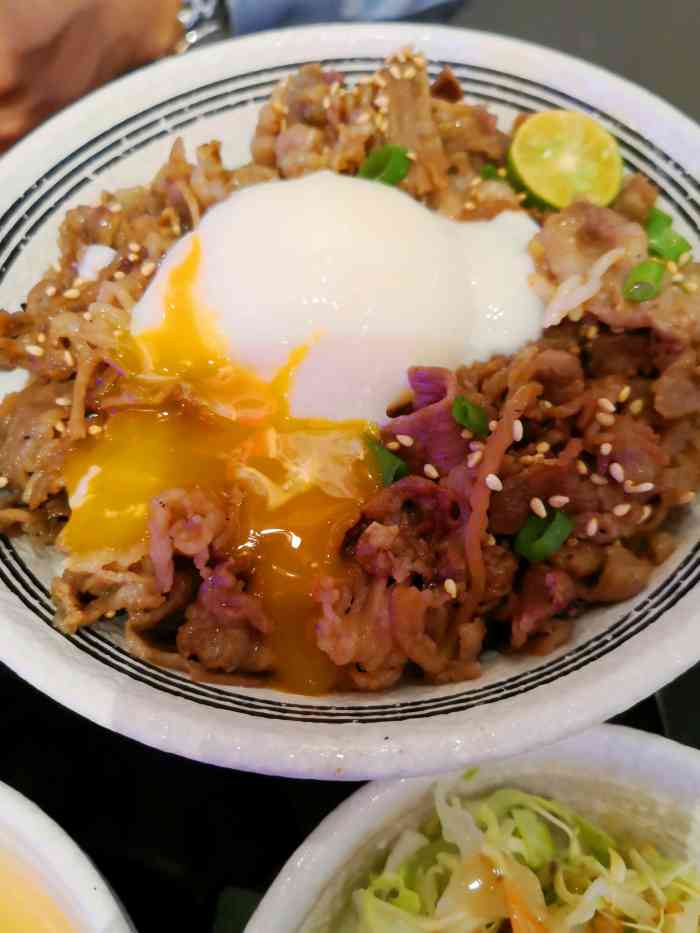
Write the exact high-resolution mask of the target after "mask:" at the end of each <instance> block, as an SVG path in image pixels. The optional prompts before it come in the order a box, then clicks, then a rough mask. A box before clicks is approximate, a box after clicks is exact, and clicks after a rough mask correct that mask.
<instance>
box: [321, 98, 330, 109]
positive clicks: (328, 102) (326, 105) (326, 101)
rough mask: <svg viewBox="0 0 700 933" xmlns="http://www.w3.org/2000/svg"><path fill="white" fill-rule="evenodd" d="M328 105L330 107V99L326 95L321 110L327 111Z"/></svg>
mask: <svg viewBox="0 0 700 933" xmlns="http://www.w3.org/2000/svg"><path fill="white" fill-rule="evenodd" d="M330 105H331V99H330V97H329V96H328V94H326V96H325V97H324V98H323V109H324V110H328V108H329V107H330Z"/></svg>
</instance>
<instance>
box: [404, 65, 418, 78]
mask: <svg viewBox="0 0 700 933" xmlns="http://www.w3.org/2000/svg"><path fill="white" fill-rule="evenodd" d="M403 76H404V78H406V80H407V81H411V80H413V78H415V76H416V69H415V68H414V67H413V66H412V65H409V66H408V68H406V70H405V71H404V73H403Z"/></svg>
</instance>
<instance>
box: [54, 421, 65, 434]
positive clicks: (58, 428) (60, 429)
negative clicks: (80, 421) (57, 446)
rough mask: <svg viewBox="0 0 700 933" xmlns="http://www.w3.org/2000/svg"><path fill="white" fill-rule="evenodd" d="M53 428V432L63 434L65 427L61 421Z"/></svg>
mask: <svg viewBox="0 0 700 933" xmlns="http://www.w3.org/2000/svg"><path fill="white" fill-rule="evenodd" d="M53 427H54V431H56V433H57V434H64V433H65V430H66V426H65V424H64V423H63V422H62V421H57V422H56V424H55V425H54V426H53Z"/></svg>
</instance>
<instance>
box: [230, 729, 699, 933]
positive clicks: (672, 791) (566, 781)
mask: <svg viewBox="0 0 700 933" xmlns="http://www.w3.org/2000/svg"><path fill="white" fill-rule="evenodd" d="M461 774H462V772H457V773H455V774H454V775H453V776H454V778H455V780H457V779H459V777H461ZM433 783H434V779H431V778H411V779H403V780H397V781H376V782H374V783H372V784H368V785H367V786H366V787H363V788H362V789H361V790H359V791H358V792H357V793H355V794H353V795H352V797H350V798H348V800H346V801H345V802H344V803H343V804H341V805H340V806H339V807H338V808H337V809H336V810H335V811H334V812H333V813H331V814H330V816H328V817H326V819H325V820H324V821H323V822H322V823H321V824H320V825H319V826H318V827H317V829H316V830H314V832H313V833H312V834H311V835H310V836H309V838H308V839H307V840H306V842H304V843H303V845H302V846H300V848H299V849H297V851H296V852H295V853H294V855H292V857H291V858H290V859H289V861H288V862H287V864H286V865H285V866H284V868H283V869H282V871H281V872H280V874H279V875H278V877H277V879H276V880H275V882H274V883H273V885H272V886H271V888H270V889H269V891H268V892H267V894H266V895H265V898H264V899H263V901H262V902H261V904H260V906H259V907H258V909H257V911H256V912H255V915H254V916H253V917H252V919H251V920H250V922H249V924H248V926H247V927H246V931H245V933H270V931H271V930H274V931H275V933H333V926H332V923H333V921H334V919H335V918H336V916H337V914H338V911H339V910H341V909H342V907H343V906H344V904H345V903H346V900H347V897H348V895H349V893H350V891H351V890H352V889H353V887H354V886H355V885H356V883H357V881H358V880H359V879H360V878H361V876H362V875H363V873H364V872H365V871H366V870H367V868H368V867H369V865H370V864H371V863H372V861H373V859H374V858H375V857H376V855H377V853H378V852H380V851H381V850H382V849H384V848H386V847H387V846H389V845H390V844H391V843H392V841H393V840H394V839H395V838H396V837H397V836H398V834H399V833H400V832H401V831H402V830H403V829H405V828H406V827H408V826H415V825H417V824H418V823H419V822H420V821H421V820H422V819H423V818H424V817H425V816H426V814H427V812H428V810H429V809H430V807H431V805H432V795H431V789H432V786H433ZM506 785H508V786H515V787H519V788H522V789H523V790H529V791H532V792H535V793H539V794H544V795H547V796H551V797H554V798H556V799H558V800H561V801H563V802H565V803H568V804H570V805H571V806H573V807H574V808H576V809H577V810H578V811H579V812H580V813H582V814H583V815H587V816H589V817H591V818H593V819H595V820H596V821H598V822H599V823H601V824H602V825H604V826H605V827H606V828H607V829H609V830H610V832H611V833H612V834H613V835H614V834H616V833H624V835H625V837H626V838H630V839H632V840H633V841H634V840H635V839H636V840H638V841H640V842H641V841H643V840H646V841H647V842H652V843H654V844H656V845H657V846H658V847H659V848H660V849H661V850H662V851H664V852H666V853H668V854H670V855H672V856H675V857H680V858H684V857H687V858H690V859H695V860H698V859H699V858H700V833H699V832H698V817H699V815H700V810H699V805H700V752H699V751H696V750H695V749H691V748H687V747H686V746H683V745H679V744H678V743H676V742H671V741H669V740H668V739H662V738H659V737H658V736H653V735H648V734H646V733H644V732H638V731H636V730H635V729H627V728H624V727H622V726H599V727H597V728H596V729H592V730H591V731H590V732H586V733H584V734H583V735H580V736H576V737H575V738H572V739H568V740H567V741H565V742H560V743H559V744H557V745H553V746H550V747H549V748H544V749H540V750H538V751H535V752H530V753H528V754H525V755H518V756H517V757H514V758H506V759H503V760H502V761H498V762H492V763H488V764H486V765H484V766H483V767H481V768H480V769H479V771H478V773H477V774H476V776H475V777H474V779H473V793H474V795H479V794H482V793H487V792H488V791H489V790H491V789H495V788H496V787H499V786H506Z"/></svg>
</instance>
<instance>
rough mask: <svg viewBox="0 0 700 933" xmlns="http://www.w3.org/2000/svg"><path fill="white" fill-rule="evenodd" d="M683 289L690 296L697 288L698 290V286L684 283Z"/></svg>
mask: <svg viewBox="0 0 700 933" xmlns="http://www.w3.org/2000/svg"><path fill="white" fill-rule="evenodd" d="M683 288H684V289H685V291H686V292H688V293H689V294H691V295H692V294H693V293H694V292H696V291H697V290H698V288H700V285H698V283H697V282H686V283H685V284H684V285H683Z"/></svg>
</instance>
